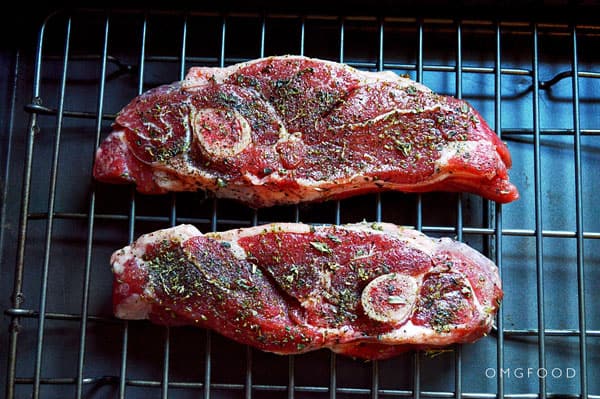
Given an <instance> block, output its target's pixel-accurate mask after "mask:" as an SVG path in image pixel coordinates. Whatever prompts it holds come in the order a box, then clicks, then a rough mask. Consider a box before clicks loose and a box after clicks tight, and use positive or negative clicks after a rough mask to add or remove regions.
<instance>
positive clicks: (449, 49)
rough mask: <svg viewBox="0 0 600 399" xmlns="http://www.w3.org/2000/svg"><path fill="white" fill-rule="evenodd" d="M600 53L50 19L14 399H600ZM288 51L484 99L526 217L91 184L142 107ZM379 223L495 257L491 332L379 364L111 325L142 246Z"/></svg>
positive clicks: (427, 34) (516, 29)
mask: <svg viewBox="0 0 600 399" xmlns="http://www.w3.org/2000/svg"><path fill="white" fill-rule="evenodd" d="M599 41H600V25H577V24H569V23H564V24H556V23H552V24H550V23H544V21H528V20H525V21H501V20H446V19H427V18H392V17H377V16H360V17H357V16H352V17H344V16H329V15H327V16H325V15H323V16H321V15H294V14H269V13H260V14H256V13H244V14H242V13H237V14H236V13H229V14H220V13H209V12H206V13H202V12H165V11H160V12H159V11H157V12H141V11H123V10H114V11H111V12H107V11H104V10H102V11H98V10H82V11H78V12H75V13H73V14H66V13H56V14H52V15H50V16H49V17H48V18H47V19H46V20H45V21H44V23H43V24H42V26H41V27H40V30H39V36H38V44H37V49H36V56H35V61H34V73H33V83H32V86H33V87H32V90H33V95H32V98H31V102H30V103H29V104H27V105H26V106H25V113H24V114H23V117H27V116H28V118H29V128H28V129H27V131H25V132H17V131H15V132H14V133H13V134H15V135H19V134H24V135H26V139H27V140H26V147H25V153H24V158H23V159H18V160H14V159H13V162H14V165H13V166H12V169H11V170H13V169H15V165H21V164H23V165H24V168H23V180H22V187H21V195H20V196H19V194H18V193H13V196H14V198H16V199H17V200H18V201H19V203H20V206H21V214H20V219H19V230H18V234H17V237H16V240H15V243H14V246H15V253H16V262H14V261H13V262H14V265H15V266H14V282H12V289H11V291H12V297H11V298H12V299H11V304H10V307H9V308H8V309H6V310H5V315H7V316H8V319H9V320H10V326H9V334H8V356H7V358H8V364H7V372H6V386H7V389H6V398H7V399H13V398H21V397H33V398H34V399H38V398H41V397H44V398H54V397H63V396H70V397H73V396H75V397H77V398H83V397H90V398H91V397H118V398H125V397H130V398H131V397H158V396H160V397H161V398H167V397H177V398H179V397H182V398H183V397H192V396H193V397H197V396H199V395H202V396H203V397H204V398H209V397H218V398H221V397H223V398H229V397H245V398H250V397H260V398H270V397H284V396H286V397H288V398H295V397H296V398H304V397H306V398H320V397H329V398H336V397H338V398H345V397H361V396H362V397H373V398H377V397H379V396H382V397H383V396H385V397H413V398H419V397H437V398H450V397H457V398H460V397H464V398H495V397H509V398H538V397H540V398H546V397H559V396H560V397H582V398H596V399H598V398H600V356H599V353H600V339H599V338H600V315H599V312H598V311H597V306H596V303H597V302H598V300H599V299H600V297H599V294H598V292H600V290H598V288H600V287H599V283H598V282H599V281H600V259H599V258H597V257H596V256H595V255H594V254H596V253H598V251H597V249H600V248H599V245H600V241H599V240H598V239H600V223H599V221H598V220H599V219H598V217H597V216H598V215H597V214H596V210H595V203H594V200H593V194H594V193H597V192H598V188H599V185H598V180H597V177H598V176H597V173H598V172H597V170H600V169H598V166H600V165H599V163H600V158H599V156H598V153H599V152H598V151H599V150H600V141H599V139H598V136H599V135H600V120H598V117H597V115H598V114H599V113H598V111H600V97H599V96H598V93H599V92H600V90H598V89H600V79H599V78H600V71H599V70H598V65H600V64H599V63H598V61H600V60H599V59H598V58H599V56H598V55H597V54H596V52H595V51H592V49H594V48H597V47H598V44H599ZM282 53H295V54H302V55H307V56H315V57H321V58H328V59H332V60H335V61H340V62H346V63H348V64H350V65H352V66H355V67H357V68H362V69H369V70H393V71H396V72H398V73H406V74H409V75H410V76H411V77H412V78H414V79H415V80H417V81H419V82H424V83H425V84H427V85H428V86H430V87H432V88H433V89H434V90H436V91H438V92H441V93H446V94H450V95H455V96H457V97H460V98H465V99H467V100H469V101H470V102H472V103H473V104H474V105H475V106H476V108H478V109H480V111H482V113H483V114H484V117H486V119H487V120H488V121H489V122H490V125H492V126H493V127H494V128H495V130H496V132H497V133H498V134H499V135H501V137H502V138H503V139H504V140H506V141H507V142H508V144H509V147H510V149H511V152H512V153H513V157H514V164H515V165H514V168H513V171H512V178H513V180H515V181H516V182H517V185H518V186H519V188H520V189H521V194H522V199H521V200H520V201H519V202H518V203H515V204H510V205H508V206H500V205H498V204H494V203H490V202H488V201H484V200H482V199H480V198H478V197H475V196H472V195H467V194H443V193H431V194H426V195H413V194H410V195H409V194H402V193H384V194H379V195H368V196H363V197H359V198H354V199H349V200H344V201H336V202H331V203H323V204H314V205H310V206H302V207H298V206H296V207H278V208H273V209H265V210H260V211H254V210H251V209H245V208H243V207H240V206H239V205H236V204H234V203H231V202H228V201H217V200H214V199H211V198H206V197H204V196H203V195H202V194H201V193H181V194H171V195H165V196H159V197H146V196H141V195H139V194H136V193H135V191H134V189H133V188H131V187H111V186H108V185H100V184H96V183H94V182H93V181H92V180H91V166H92V162H93V154H94V151H95V148H96V147H97V146H98V144H99V142H100V140H101V139H102V138H103V137H105V135H106V134H107V133H108V131H109V130H110V129H109V126H110V122H111V121H112V120H113V119H114V117H115V113H116V112H117V111H118V110H119V109H120V107H121V106H123V105H124V104H125V103H126V102H127V101H128V100H129V99H130V98H132V97H133V96H135V95H136V94H139V93H141V92H142V91H144V90H145V89H147V88H149V87H152V86H156V85H158V84H161V83H168V82H171V81H173V80H177V79H181V78H183V76H184V75H185V72H186V70H187V68H188V67H190V66H192V65H212V66H225V65H229V64H232V63H236V62H240V61H245V60H249V59H252V58H257V57H263V56H265V55H271V54H282ZM442 204H443V205H442ZM363 218H365V219H370V220H376V221H381V220H385V221H390V222H395V223H398V224H404V225H410V226H413V227H415V228H416V229H419V230H422V231H424V232H426V233H428V234H431V235H452V236H456V237H457V238H458V239H459V240H465V241H468V242H469V244H471V245H473V246H474V247H476V248H478V249H480V250H481V251H482V252H483V253H485V254H486V255H488V256H489V257H490V258H491V259H493V260H495V262H496V263H497V264H498V265H499V267H500V270H501V274H502V278H503V282H504V286H505V291H506V299H505V303H504V305H503V307H502V308H501V310H500V312H499V314H498V319H497V324H496V328H495V329H494V331H493V334H492V335H491V336H490V337H487V338H485V339H483V340H481V341H480V342H478V343H476V344H473V345H467V346H460V345H459V346H455V347H453V348H451V349H452V350H451V352H449V353H442V354H438V355H439V356H432V354H426V353H420V352H417V353H413V354H407V355H405V356H400V357H398V358H396V359H391V360H388V361H381V362H370V363H362V362H357V361H354V360H351V359H347V358H343V357H337V356H336V355H335V354H331V353H329V352H326V351H318V352H315V353H311V354H306V355H302V356H289V357H285V358H284V357H280V356H275V355H269V354H264V353H262V352H258V351H255V350H253V349H251V348H249V347H243V346H241V345H238V344H235V343H232V342H230V341H227V340H226V339H224V338H222V337H220V336H218V335H217V334H214V333H211V332H209V331H204V330H197V329H188V328H163V327H158V326H153V325H150V324H148V323H145V322H143V323H134V322H127V321H120V320H117V319H114V318H113V317H112V316H111V312H110V281H111V275H110V271H109V269H108V256H109V255H110V253H111V252H112V251H113V250H114V249H117V248H120V247H121V246H123V245H125V244H126V243H127V242H131V241H132V240H133V239H134V238H136V237H137V236H138V235H140V234H142V233H145V232H148V231H151V230H155V229H157V228H161V227H166V226H168V225H175V224H179V223H193V224H195V225H197V226H198V227H200V228H201V229H202V230H204V231H209V230H213V231H214V230H222V229H229V228H234V227H238V226H248V225H256V224H260V223H265V222H270V221H299V220H302V221H305V222H311V223H343V222H350V221H358V220H361V219H363ZM519 369H520V370H521V371H518V370H519ZM529 370H532V371H529ZM558 372H560V373H561V376H560V377H556V374H557V373H558ZM544 373H546V374H545V375H544ZM553 373H554V374H553ZM569 373H570V374H569Z"/></svg>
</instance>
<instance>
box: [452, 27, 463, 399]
mask: <svg viewBox="0 0 600 399" xmlns="http://www.w3.org/2000/svg"><path fill="white" fill-rule="evenodd" d="M462 96H463V93H462V27H461V23H460V21H457V23H456V98H459V99H462ZM456 239H457V240H458V241H463V196H462V193H458V194H457V195H456ZM454 389H455V390H456V392H455V395H456V398H457V399H460V398H461V397H462V345H460V344H458V345H455V348H454Z"/></svg>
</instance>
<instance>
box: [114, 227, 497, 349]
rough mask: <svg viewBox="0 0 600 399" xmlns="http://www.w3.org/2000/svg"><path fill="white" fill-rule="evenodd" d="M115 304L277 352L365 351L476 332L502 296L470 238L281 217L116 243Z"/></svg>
mask: <svg viewBox="0 0 600 399" xmlns="http://www.w3.org/2000/svg"><path fill="white" fill-rule="evenodd" d="M111 264H112V270H113V273H114V290H113V304H114V312H115V315H116V316H117V317H119V318H123V319H150V320H151V321H153V322H154V323H158V324H164V325H196V326H198V327H204V328H209V329H212V330H215V331H217V332H219V333H220V334H222V335H224V336H226V337H229V338H230V339H233V340H235V341H237V342H240V343H244V344H249V345H252V346H254V347H256V348H259V349H261V350H264V351H269V352H274V353H278V354H292V353H304V352H308V351H312V350H316V349H320V348H329V349H331V350H333V351H335V352H337V353H341V354H344V355H347V356H351V357H357V358H363V359H384V358H389V357H391V356H394V355H397V354H399V353H401V352H405V351H407V350H411V349H425V348H440V347H443V346H446V345H449V344H452V343H465V342H473V341H475V340H477V339H478V338H480V337H482V336H484V335H486V334H487V333H488V332H489V331H490V329H491V326H492V323H493V320H494V316H495V314H496V311H497V310H498V306H499V303H500V300H501V299H502V295H503V294H502V290H501V286H500V279H499V275H498V269H497V267H496V266H495V265H494V264H493V263H492V262H491V261H490V260H489V259H487V258H486V257H484V256H483V255H481V254H480V253H479V252H477V251H476V250H474V249H472V248H470V247H469V246H467V245H466V244H463V243H460V242H456V241H453V240H451V239H448V238H442V239H431V238H429V237H427V236H425V235H423V234H421V233H419V232H417V231H415V230H411V229H405V228H402V227H398V226H395V225H392V224H387V223H376V224H367V223H359V224H350V225H343V226H331V225H324V226H309V225H305V224H299V223H280V224H270V225H264V226H258V227H251V228H244V229H238V230H230V231H227V232H223V233H208V234H204V235H203V234H202V233H200V232H199V231H198V230H197V229H196V228H194V227H193V226H190V225H180V226H177V227H173V228H170V229H166V230H159V231H156V232H154V233H150V234H146V235H144V236H142V237H140V238H139V239H138V240H137V241H135V242H134V243H133V244H132V245H130V246H127V247H125V248H123V249H121V250H118V251H116V252H115V253H114V254H113V256H112V258H111Z"/></svg>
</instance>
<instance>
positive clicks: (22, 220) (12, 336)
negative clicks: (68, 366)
mask: <svg viewBox="0 0 600 399" xmlns="http://www.w3.org/2000/svg"><path fill="white" fill-rule="evenodd" d="M50 17H51V16H49V17H47V18H46V20H44V22H43V23H42V25H41V27H40V30H39V33H38V36H37V49H36V50H37V51H36V62H35V71H34V78H33V98H34V99H36V101H37V99H39V98H40V76H41V70H42V66H41V60H42V48H43V46H42V43H43V41H44V34H45V27H46V22H47V20H48V19H49V18H50ZM37 119H38V118H37V115H36V114H33V115H32V116H31V119H30V122H29V128H28V130H27V144H26V148H25V162H24V164H25V167H24V171H23V188H22V190H21V213H20V215H19V233H18V240H17V260H16V266H15V277H14V282H13V293H12V298H11V299H12V306H13V308H15V309H20V307H21V304H22V303H23V274H24V268H25V246H26V245H25V242H26V240H27V223H28V215H29V203H30V199H31V198H30V195H29V193H30V190H31V170H32V165H33V146H34V141H35V134H36V132H37V131H38V120H37ZM19 330H20V318H19V317H13V318H12V320H11V322H10V327H9V331H10V333H9V349H8V370H7V380H8V381H7V386H6V396H7V398H13V397H14V396H15V379H16V368H17V346H18V338H19Z"/></svg>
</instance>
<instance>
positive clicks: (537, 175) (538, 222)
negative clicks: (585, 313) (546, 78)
mask: <svg viewBox="0 0 600 399" xmlns="http://www.w3.org/2000/svg"><path fill="white" fill-rule="evenodd" d="M532 30H533V32H532V35H533V59H532V64H533V67H532V69H533V81H534V82H538V81H539V43H538V39H539V35H538V26H537V23H535V22H534V23H533V27H532ZM539 103H540V92H539V88H538V86H537V85H536V84H534V85H533V104H532V105H533V130H534V132H535V135H534V147H533V158H534V161H533V162H534V180H535V260H536V262H535V263H536V282H537V300H538V303H537V311H538V312H537V314H538V332H539V334H538V340H539V342H538V360H539V367H540V368H545V367H546V339H545V336H544V328H545V317H544V316H545V315H544V252H543V236H542V183H541V180H542V166H541V159H540V134H539V128H540V108H539ZM539 389H540V397H541V399H545V398H546V394H547V393H546V379H545V378H540V379H539Z"/></svg>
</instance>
